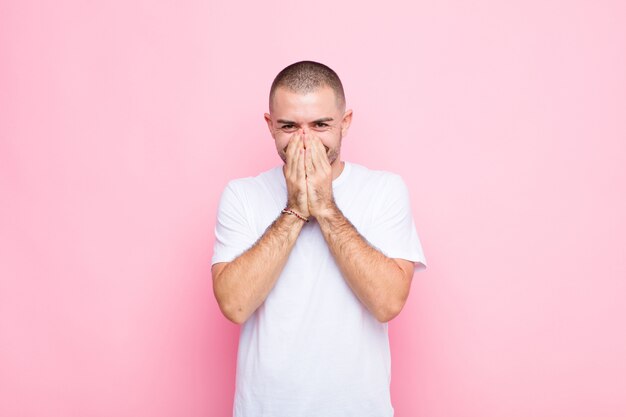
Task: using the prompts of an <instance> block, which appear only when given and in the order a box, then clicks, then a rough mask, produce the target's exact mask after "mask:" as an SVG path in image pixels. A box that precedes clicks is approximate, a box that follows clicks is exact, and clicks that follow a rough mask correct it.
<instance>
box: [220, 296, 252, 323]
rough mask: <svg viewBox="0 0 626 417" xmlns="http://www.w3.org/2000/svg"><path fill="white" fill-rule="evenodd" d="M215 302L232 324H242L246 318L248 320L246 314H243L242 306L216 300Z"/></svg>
mask: <svg viewBox="0 0 626 417" xmlns="http://www.w3.org/2000/svg"><path fill="white" fill-rule="evenodd" d="M217 304H218V305H219V307H220V311H221V312H222V314H223V315H224V317H226V318H227V319H228V320H229V321H231V322H233V323H234V324H244V323H245V322H246V320H248V315H247V314H245V312H244V311H243V308H241V307H240V306H236V305H229V304H228V303H225V302H220V301H219V300H218V302H217Z"/></svg>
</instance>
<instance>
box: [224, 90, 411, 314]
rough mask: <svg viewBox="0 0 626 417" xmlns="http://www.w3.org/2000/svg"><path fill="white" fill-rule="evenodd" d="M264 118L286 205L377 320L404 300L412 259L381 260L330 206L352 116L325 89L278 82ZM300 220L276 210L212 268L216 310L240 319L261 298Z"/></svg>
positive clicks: (396, 311)
mask: <svg viewBox="0 0 626 417" xmlns="http://www.w3.org/2000/svg"><path fill="white" fill-rule="evenodd" d="M265 120H266V122H267V126H268V128H269V130H270V133H271V135H272V138H273V139H274V143H275V146H276V150H277V152H278V155H279V156H280V158H281V159H282V160H283V162H284V163H285V165H284V166H283V174H284V175H285V181H286V184H287V208H289V209H292V210H294V211H296V212H297V213H299V214H301V215H302V216H304V217H307V218H308V217H311V216H312V217H315V219H316V220H317V222H318V224H319V227H320V229H321V231H322V234H323V236H324V239H325V240H326V243H327V244H328V247H329V249H330V252H331V254H332V256H333V257H334V259H335V261H336V263H337V265H338V266H339V269H340V270H341V273H342V276H343V277H344V279H345V280H346V282H347V284H348V285H349V286H350V288H351V289H352V291H353V292H354V293H355V295H356V296H357V297H358V299H359V300H360V301H361V302H362V303H363V305H364V306H365V307H366V308H367V309H368V310H369V311H370V312H371V313H372V314H373V315H374V316H375V317H376V319H377V320H378V321H380V322H383V323H384V322H388V321H389V320H391V319H393V318H394V317H396V316H397V315H398V314H399V313H400V311H401V310H402V308H403V307H404V304H405V302H406V299H407V297H408V294H409V289H410V286H411V280H412V277H413V268H414V263H413V262H411V261H408V260H405V259H397V258H389V257H387V256H385V255H384V254H383V253H382V252H380V251H379V250H377V249H376V248H374V247H373V246H371V245H370V244H369V243H368V242H367V240H366V239H365V238H364V237H363V236H361V234H360V233H359V232H358V230H357V229H356V228H355V227H354V226H353V225H352V223H350V221H349V220H348V219H347V218H346V217H345V216H344V215H343V213H342V212H341V210H340V209H339V208H338V207H337V205H336V204H335V200H334V198H333V192H332V181H333V179H335V178H337V177H338V176H339V175H340V174H341V172H342V170H343V168H344V163H343V162H342V161H341V159H340V151H341V140H342V138H343V137H344V136H345V135H346V134H347V132H348V129H349V127H350V123H351V121H352V110H347V111H346V110H345V106H344V105H342V104H341V103H340V102H339V101H338V100H337V98H336V96H335V93H334V91H333V90H332V89H330V88H328V87H321V88H319V89H317V90H316V91H313V92H309V93H304V94H303V93H297V92H293V91H290V90H288V89H286V88H282V87H279V88H278V89H277V90H276V92H275V94H274V99H273V101H272V103H271V106H270V113H265ZM303 225H304V222H303V221H302V220H300V219H298V218H297V217H296V216H293V215H288V214H280V215H278V217H277V218H276V220H275V221H274V222H273V223H272V224H271V225H270V226H269V227H268V228H267V229H266V231H265V233H264V234H263V235H262V236H261V238H259V240H257V242H256V243H255V244H254V245H253V246H252V247H251V248H250V249H248V250H247V251H246V252H244V253H243V254H241V255H240V256H239V257H237V258H235V259H234V260H233V261H232V262H223V263H217V264H215V265H213V267H212V274H213V291H214V293H215V297H216V299H217V301H218V304H219V306H220V309H221V311H222V313H223V314H224V315H225V316H226V318H228V319H229V320H231V321H232V322H234V323H237V324H241V323H244V322H245V321H246V320H247V319H248V318H249V317H250V315H252V314H253V313H254V311H255V310H256V309H257V308H258V307H259V306H260V305H261V304H262V303H263V301H264V300H265V298H266V297H267V295H268V294H269V292H270V291H271V290H272V288H273V287H274V284H275V283H276V280H277V279H278V277H279V276H280V272H281V271H282V269H283V268H284V266H285V263H286V262H287V259H288V257H289V253H290V252H291V250H292V248H293V246H294V245H295V242H296V240H297V238H298V235H299V234H300V231H301V230H302V227H303Z"/></svg>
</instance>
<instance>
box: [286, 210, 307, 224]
mask: <svg viewBox="0 0 626 417" xmlns="http://www.w3.org/2000/svg"><path fill="white" fill-rule="evenodd" d="M281 213H285V214H293V215H294V216H296V217H297V218H299V219H300V220H303V221H305V222H307V223H308V222H309V219H307V218H306V217H304V216H302V215H301V214H298V213H296V212H295V211H293V210H291V209H283V210H282V211H281Z"/></svg>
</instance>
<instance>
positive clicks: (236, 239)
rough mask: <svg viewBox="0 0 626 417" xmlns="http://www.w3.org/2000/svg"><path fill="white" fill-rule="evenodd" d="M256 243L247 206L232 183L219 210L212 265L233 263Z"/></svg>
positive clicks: (221, 198) (226, 188)
mask: <svg viewBox="0 0 626 417" xmlns="http://www.w3.org/2000/svg"><path fill="white" fill-rule="evenodd" d="M255 241H256V237H255V236H254V234H253V233H252V227H251V225H250V222H249V220H248V217H247V216H246V210H245V206H244V204H243V203H242V199H241V198H240V197H239V196H238V193H237V187H236V186H235V185H234V184H233V182H232V181H231V182H229V183H228V185H227V186H226V187H225V188H224V191H223V192H222V195H221V197H220V202H219V205H218V209H217V220H216V223H215V244H214V246H213V258H212V259H211V264H212V265H213V264H216V263H219V262H230V261H232V260H233V259H235V258H236V257H238V256H239V255H241V254H242V253H243V252H245V251H246V250H248V248H250V247H251V246H252V245H253V244H254V242H255Z"/></svg>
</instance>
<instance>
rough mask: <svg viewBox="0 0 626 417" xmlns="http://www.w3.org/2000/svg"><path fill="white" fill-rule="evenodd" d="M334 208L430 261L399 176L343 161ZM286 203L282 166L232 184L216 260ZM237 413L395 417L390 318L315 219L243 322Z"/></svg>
mask: <svg viewBox="0 0 626 417" xmlns="http://www.w3.org/2000/svg"><path fill="white" fill-rule="evenodd" d="M333 195H334V198H335V202H336V204H337V206H338V207H339V209H340V210H341V211H342V212H343V214H344V215H345V216H346V218H347V219H348V220H350V222H351V223H352V224H353V225H354V226H355V227H356V229H357V230H358V231H359V233H360V234H361V235H362V236H363V237H365V238H366V239H367V241H368V242H369V243H370V244H372V245H373V246H374V247H376V248H378V249H379V250H380V251H381V252H382V253H384V254H385V255H387V256H389V257H391V258H402V259H407V260H409V261H414V262H416V265H415V269H416V270H417V269H423V268H426V260H425V258H424V254H423V251H422V246H421V244H420V240H419V238H418V235H417V232H416V229H415V224H414V222H413V217H412V215H411V208H410V201H409V193H408V190H407V187H406V185H405V183H404V181H403V180H402V178H401V177H400V176H399V175H396V174H392V173H389V172H385V171H374V170H369V169H367V168H365V167H363V166H361V165H357V164H352V163H349V162H345V165H344V169H343V171H342V172H341V174H340V175H339V176H338V177H337V178H336V179H335V180H333ZM286 202H287V187H286V183H285V178H284V175H283V171H282V165H281V166H277V167H275V168H273V169H270V170H268V171H265V172H263V173H261V174H259V175H258V176H256V177H249V178H241V179H236V180H232V181H230V182H229V183H228V185H227V186H226V188H225V189H224V192H223V193H222V196H221V199H220V203H219V209H218V214H217V224H216V227H215V235H216V241H215V246H214V254H213V259H212V263H213V264H215V263H218V262H229V261H232V260H233V259H235V258H236V257H237V256H239V255H240V254H241V253H243V252H245V251H246V250H247V249H248V248H249V247H250V246H252V244H254V243H255V242H256V240H257V239H259V238H260V237H261V236H262V235H263V233H264V232H265V230H266V229H267V227H268V226H270V225H271V223H272V222H273V221H274V220H275V219H276V218H277V217H278V216H279V215H280V211H281V210H282V209H283V208H284V207H285V205H286ZM236 380H237V382H236V391H235V400H234V408H233V415H234V416H235V417H321V416H323V417H349V416H355V417H391V416H393V407H392V405H391V400H390V393H389V385H390V381H391V358H390V353H389V338H388V334H387V323H380V322H379V321H378V320H376V318H375V317H374V316H373V315H372V314H371V313H370V312H369V311H368V310H367V309H366V308H365V306H364V305H363V304H362V303H361V302H360V301H359V300H358V298H357V297H356V296H355V294H354V293H353V292H352V290H351V289H350V287H349V286H348V285H347V283H346V281H345V280H344V278H343V277H342V275H341V273H340V271H339V268H338V266H337V264H336V263H335V260H334V258H333V257H332V255H331V253H330V250H329V248H328V245H327V244H326V241H325V240H324V237H323V235H322V233H321V230H320V228H319V225H318V223H317V222H316V221H315V220H314V218H313V217H311V220H310V222H309V223H307V224H305V225H304V227H303V229H302V231H301V233H300V235H299V236H298V239H297V241H296V243H295V246H294V248H293V250H292V252H291V253H290V255H289V259H288V261H287V264H286V265H285V268H284V269H283V271H282V273H281V274H280V276H279V277H278V280H277V281H276V284H275V286H274V288H273V289H272V290H271V291H270V293H269V295H268V296H267V298H266V300H265V301H264V303H263V304H262V305H261V306H260V307H259V308H258V309H257V310H256V311H255V312H254V314H253V315H252V316H250V318H249V319H248V320H247V321H246V322H245V323H244V324H243V325H242V327H241V333H240V337H239V351H238V356H237V377H236Z"/></svg>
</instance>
